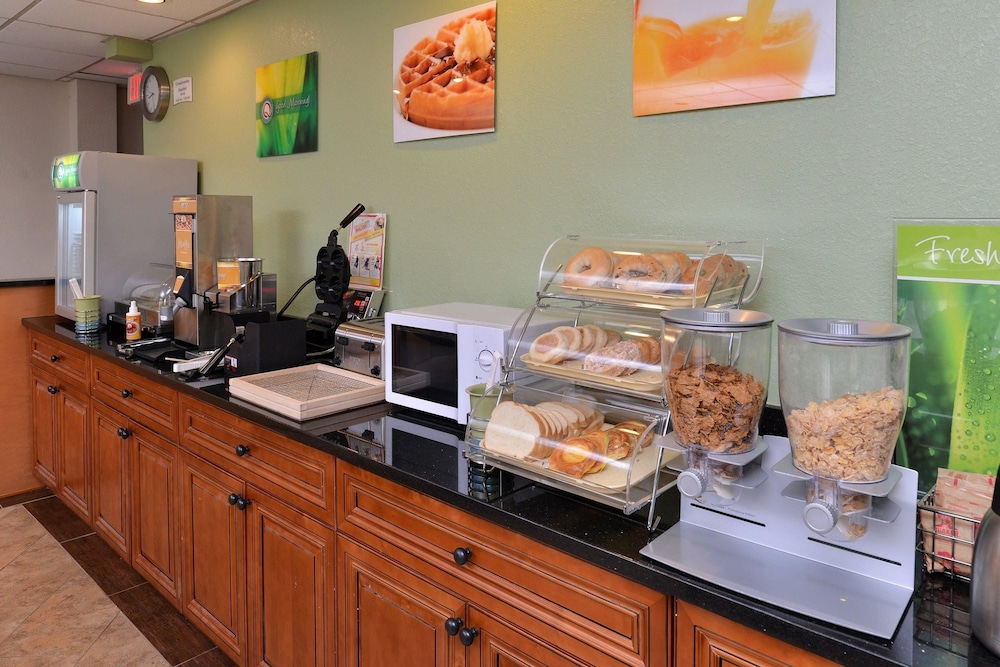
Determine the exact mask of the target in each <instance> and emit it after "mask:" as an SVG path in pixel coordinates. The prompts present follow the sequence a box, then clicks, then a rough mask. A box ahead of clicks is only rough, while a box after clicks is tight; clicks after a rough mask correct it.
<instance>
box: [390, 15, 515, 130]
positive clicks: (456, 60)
mask: <svg viewBox="0 0 1000 667" xmlns="http://www.w3.org/2000/svg"><path fill="white" fill-rule="evenodd" d="M496 41H497V3H496V2H487V3H485V4H482V5H476V6H475V7H470V8H468V9H463V10H460V11H457V12H452V13H450V14H444V15H442V16H438V17H435V18H432V19H427V20H425V21H420V22H419V23H411V24H410V25H407V26H403V27H401V28H396V29H395V30H393V39H392V62H393V74H392V77H393V78H392V90H393V101H392V128H393V141H394V142H395V143H401V142H404V141H417V140H420V139H434V138H438V137H448V136H454V135H459V134H480V133H483V132H493V131H494V129H495V118H496V103H495V91H496V62H497V52H496Z"/></svg>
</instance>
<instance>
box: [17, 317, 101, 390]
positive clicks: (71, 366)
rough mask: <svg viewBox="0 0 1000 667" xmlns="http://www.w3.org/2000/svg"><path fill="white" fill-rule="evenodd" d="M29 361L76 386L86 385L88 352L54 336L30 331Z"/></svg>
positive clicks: (83, 386)
mask: <svg viewBox="0 0 1000 667" xmlns="http://www.w3.org/2000/svg"><path fill="white" fill-rule="evenodd" d="M30 341H31V342H30V344H31V363H32V364H34V365H35V366H38V367H39V368H44V369H46V370H48V371H50V372H52V373H55V374H57V375H58V376H59V377H60V379H62V380H65V381H66V382H69V383H71V384H74V385H76V386H78V387H82V388H85V387H86V386H87V359H88V358H89V357H90V355H89V354H87V353H86V352H84V351H83V350H78V349H76V348H74V347H73V346H71V345H68V344H65V343H61V342H59V341H57V340H55V339H54V338H49V337H47V336H42V335H40V334H37V333H35V332H34V331H32V332H31V336H30Z"/></svg>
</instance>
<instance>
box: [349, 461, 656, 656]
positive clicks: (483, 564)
mask: <svg viewBox="0 0 1000 667" xmlns="http://www.w3.org/2000/svg"><path fill="white" fill-rule="evenodd" d="M338 473H339V477H338V486H339V489H340V499H341V504H340V506H339V507H338V524H337V528H338V530H339V532H340V534H341V541H340V546H339V552H338V575H339V576H340V580H339V582H338V583H339V584H340V590H341V595H340V598H339V600H338V602H339V609H340V613H341V617H342V621H341V623H342V625H341V628H340V636H339V649H340V650H339V653H340V655H341V659H342V664H346V665H369V664H380V663H378V662H370V661H369V658H368V657H366V656H368V655H372V654H375V655H382V654H383V653H385V652H391V651H393V650H394V647H393V646H391V643H387V642H386V641H385V640H383V639H382V638H383V637H385V636H387V635H389V634H391V633H392V632H394V630H393V627H394V625H393V624H394V623H404V624H405V625H407V626H412V627H413V628H414V632H415V633H416V634H415V636H416V637H417V638H419V639H421V640H422V641H420V642H414V643H420V648H419V649H417V648H412V646H411V647H410V648H400V650H402V651H404V653H403V655H404V656H405V655H410V653H409V651H411V650H412V651H417V652H418V653H419V654H420V655H424V656H432V657H433V660H434V661H433V662H428V663H427V664H463V663H467V664H470V665H485V664H490V665H499V664H525V665H531V664H537V665H593V664H602V665H605V664H606V665H657V666H660V665H665V664H667V633H668V623H667V599H666V597H665V596H664V595H662V594H660V593H656V592H654V591H651V590H649V589H646V588H645V587H642V586H640V585H638V584H635V583H633V582H631V581H628V580H626V579H623V578H621V577H618V576H616V575H614V574H612V573H610V572H607V571H606V570H602V569H600V568H597V567H594V566H592V565H589V564H587V563H584V562H582V561H580V560H578V559H576V558H574V557H572V556H569V555H568V554H565V553H563V552H560V551H557V550H555V549H552V548H549V547H546V546H544V545H541V544H539V543H537V542H534V541H532V540H529V539H528V538H526V537H524V536H522V535H519V534H517V533H513V532H510V531H507V530H504V529H502V528H500V527H498V526H496V525H494V524H491V523H489V522H487V521H484V520H481V519H478V518H476V517H473V516H470V515H468V514H465V513H464V512H461V511H460V510H457V509H455V508H453V507H451V506H450V505H447V504H444V503H440V502H438V501H435V500H432V499H430V498H428V497H426V496H423V495H421V494H418V493H416V492H414V491H412V490H409V489H406V488H405V487H402V486H399V485H396V484H393V483H391V482H389V481H387V480H385V479H383V478H381V477H379V476H378V475H373V474H371V473H369V472H367V471H364V470H360V469H358V468H356V467H353V466H350V465H348V464H346V463H344V462H343V461H338ZM348 538H349V539H348ZM387 657H390V658H391V657H399V656H395V654H390V655H389V656H387ZM344 661H346V662H344ZM384 664H392V662H391V661H390V662H387V663H384Z"/></svg>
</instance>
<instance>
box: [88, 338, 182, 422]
mask: <svg viewBox="0 0 1000 667" xmlns="http://www.w3.org/2000/svg"><path fill="white" fill-rule="evenodd" d="M91 380H92V382H91V392H92V394H93V396H94V397H95V398H97V399H99V400H100V401H101V402H103V403H104V404H106V405H109V406H111V407H113V408H116V409H117V410H119V411H121V412H122V414H124V415H126V416H128V417H131V418H133V419H135V420H136V421H138V422H139V423H140V424H142V425H143V426H146V427H147V428H151V429H153V430H155V431H157V432H158V433H160V434H161V435H163V436H166V437H167V438H169V439H171V440H176V438H177V392H176V391H174V390H173V389H170V388H169V387H165V386H163V385H160V384H157V383H156V382H154V381H152V380H148V379H146V378H144V377H142V376H140V375H137V374H135V373H132V372H130V371H128V370H126V369H124V368H121V367H120V366H116V365H114V364H112V363H109V362H107V361H104V360H102V359H99V358H96V357H95V358H94V360H93V365H92V368H91Z"/></svg>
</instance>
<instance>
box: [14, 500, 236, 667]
mask: <svg viewBox="0 0 1000 667" xmlns="http://www.w3.org/2000/svg"><path fill="white" fill-rule="evenodd" d="M49 665H59V666H62V665H67V666H68V665H79V666H81V667H82V666H97V665H100V666H101V667H104V666H114V665H122V666H125V665H128V666H130V667H131V666H133V665H134V666H136V667H139V666H143V667H144V666H147V665H148V666H150V667H160V666H170V665H183V666H184V667H216V666H232V665H233V662H232V661H231V660H230V659H229V658H228V657H227V656H226V655H225V654H224V653H222V651H221V650H220V649H219V648H217V647H216V646H215V645H214V644H212V642H211V641H209V640H208V638H206V637H205V636H204V635H203V634H202V633H201V632H200V631H199V630H198V629H197V628H195V627H194V626H193V625H192V624H191V623H190V622H189V621H188V620H187V619H186V618H184V616H183V615H182V614H181V613H180V612H178V611H177V610H176V609H175V608H174V607H173V606H172V605H171V604H170V603H169V602H167V600H166V599H165V598H163V596H162V595H160V594H159V592H157V591H156V590H155V589H154V588H153V587H152V586H151V585H150V584H149V583H147V582H146V581H145V580H144V579H143V578H142V577H141V576H139V574H138V573H136V572H135V571H134V570H133V569H132V568H131V567H129V565H128V564H127V563H126V562H125V561H124V560H123V559H122V558H121V557H119V556H118V554H116V553H115V552H114V551H113V550H112V549H111V547H109V546H108V545H107V544H105V543H104V541H103V540H102V539H101V538H100V537H98V536H97V535H96V534H95V533H94V532H93V531H92V530H91V529H90V527H89V526H87V524H86V523H84V522H83V521H81V520H80V519H79V518H78V517H77V516H76V515H75V514H73V513H72V512H71V511H70V510H69V509H68V508H67V507H66V506H65V505H63V504H62V502H60V501H59V500H58V499H57V498H56V497H55V496H53V495H52V494H51V492H49V491H48V490H41V491H38V492H32V493H27V494H22V495H20V496H12V497H8V498H0V667H34V666H49Z"/></svg>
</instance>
